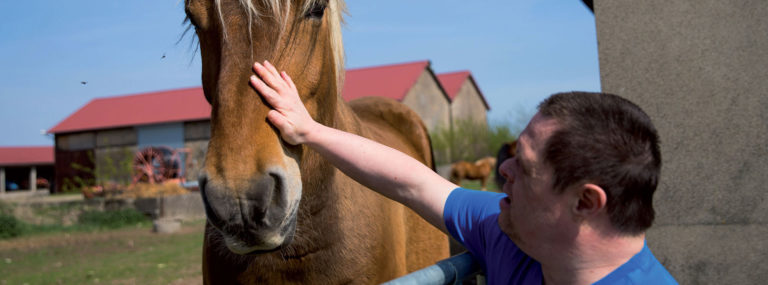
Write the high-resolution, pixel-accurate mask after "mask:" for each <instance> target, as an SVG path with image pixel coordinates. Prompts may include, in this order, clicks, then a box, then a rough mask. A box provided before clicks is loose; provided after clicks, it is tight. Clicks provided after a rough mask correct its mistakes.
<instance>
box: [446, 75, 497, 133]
mask: <svg viewBox="0 0 768 285" xmlns="http://www.w3.org/2000/svg"><path fill="white" fill-rule="evenodd" d="M486 111H487V110H486V109H485V103H483V99H482V98H481V95H480V93H479V92H478V90H477V87H475V84H473V83H472V81H471V79H469V78H467V80H465V81H464V83H463V84H461V88H460V89H459V92H458V93H457V95H456V97H455V98H454V99H453V102H451V117H452V118H451V119H452V120H453V124H454V125H456V124H457V123H458V122H459V121H461V120H472V121H473V122H474V123H476V124H481V125H487V124H488V119H487V118H486Z"/></svg>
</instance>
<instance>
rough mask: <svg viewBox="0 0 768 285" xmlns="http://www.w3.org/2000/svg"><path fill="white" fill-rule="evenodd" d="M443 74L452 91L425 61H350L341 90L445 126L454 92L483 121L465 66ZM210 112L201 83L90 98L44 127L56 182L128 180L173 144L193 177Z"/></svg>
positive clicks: (185, 174)
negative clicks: (147, 153)
mask: <svg viewBox="0 0 768 285" xmlns="http://www.w3.org/2000/svg"><path fill="white" fill-rule="evenodd" d="M448 75H449V76H448V77H446V78H447V81H446V82H447V83H448V84H449V86H450V88H451V89H450V90H451V94H452V95H449V94H448V93H446V89H444V87H443V86H442V85H441V84H440V81H438V77H437V76H436V75H435V73H434V72H433V71H432V69H431V68H430V63H429V61H418V62H412V63H403V64H393V65H385V66H377V67H368V68H358V69H349V70H347V73H346V79H345V84H344V87H343V92H342V97H343V98H344V100H347V101H349V100H353V99H356V98H360V97H365V96H382V97H387V98H391V99H394V100H397V101H400V102H402V103H404V104H406V105H408V106H409V107H411V108H412V109H413V110H415V111H416V113H418V114H419V115H420V116H421V118H422V119H423V120H424V122H425V124H426V126H427V128H428V129H429V130H434V129H435V128H438V127H449V126H450V124H451V121H452V119H451V114H452V111H451V108H452V106H451V103H450V102H451V100H450V98H454V99H453V100H452V101H453V102H454V103H453V104H454V105H457V104H466V105H468V106H467V107H463V106H458V107H454V108H455V109H456V110H459V111H457V112H456V114H460V115H461V116H463V117H462V118H465V117H466V118H471V119H473V120H476V121H478V122H485V118H486V115H485V112H486V110H487V109H488V108H487V104H486V103H485V100H484V99H483V98H482V94H481V93H480V91H479V89H478V88H477V85H476V84H475V82H474V80H473V79H472V77H471V75H470V74H469V72H462V73H461V74H460V76H454V75H451V74H448ZM210 112H211V107H210V105H209V104H208V102H207V101H206V100H205V97H204V95H203V89H202V88H201V87H193V88H185V89H176V90H168V91H160V92H151V93H144V94H137V95H126V96H117V97H106V98H97V99H94V100H92V101H91V102H89V103H87V104H86V105H85V106H83V107H82V108H80V109H79V110H77V111H76V112H74V113H73V114H72V115H70V116H69V117H67V118H65V119H64V120H63V121H61V122H60V123H59V124H57V125H56V126H54V127H53V128H51V129H50V130H48V132H49V133H52V134H54V135H55V147H54V149H55V169H56V172H55V179H54V181H55V185H56V187H55V189H56V190H57V191H62V190H66V189H67V188H69V187H75V188H76V187H81V186H84V185H86V184H87V185H93V184H94V182H96V180H97V179H109V180H110V181H113V182H124V183H125V182H131V181H132V179H133V177H132V175H131V173H132V167H133V163H134V159H135V157H136V153H137V152H139V151H141V150H144V149H145V148H147V147H159V146H164V147H168V148H169V149H173V150H177V151H178V152H179V153H178V157H179V158H180V161H181V163H180V164H181V165H180V168H181V170H182V171H181V172H182V173H181V174H180V175H181V177H182V178H184V179H186V180H187V181H196V180H197V178H198V177H197V175H198V173H199V171H200V169H201V167H202V163H203V161H204V157H205V152H206V150H207V148H208V140H209V139H210ZM165 155H166V156H167V155H169V154H168V153H166V154H165Z"/></svg>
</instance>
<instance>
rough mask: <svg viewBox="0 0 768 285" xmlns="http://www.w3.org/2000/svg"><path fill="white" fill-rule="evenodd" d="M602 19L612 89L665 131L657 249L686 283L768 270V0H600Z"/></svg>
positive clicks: (605, 80)
mask: <svg viewBox="0 0 768 285" xmlns="http://www.w3.org/2000/svg"><path fill="white" fill-rule="evenodd" d="M595 19H596V25H597V39H598V42H599V45H598V47H599V54H600V75H601V83H602V88H603V91H604V92H609V93H616V94H619V95H622V96H624V97H626V98H628V99H630V100H632V101H634V102H636V103H638V105H640V106H641V107H642V108H643V109H644V110H646V111H647V112H648V113H649V115H650V116H651V118H652V119H653V120H654V123H655V124H656V126H657V128H658V130H659V133H660V135H661V141H662V156H663V162H664V166H663V169H662V177H661V182H660V186H659V189H658V192H657V194H656V196H655V199H654V203H655V206H656V209H657V220H656V224H655V225H654V228H652V229H651V231H650V232H649V233H648V244H649V246H650V247H651V249H652V251H653V252H654V254H655V255H656V256H657V257H658V259H659V260H660V261H661V262H662V263H664V264H665V266H667V268H668V269H669V270H670V272H671V273H672V275H674V276H675V277H676V278H677V280H678V281H679V282H680V283H681V284H759V283H762V282H764V281H765V280H768V263H766V262H765V261H766V260H768V250H766V248H768V241H766V238H765V237H766V236H768V227H766V222H768V191H765V187H766V186H765V185H768V175H766V173H768V114H766V111H768V5H766V2H765V1H764V0H745V1H714V0H705V1H702V0H685V1H683V0H680V1H662V0H646V1H632V0H614V1H599V2H597V1H596V2H595Z"/></svg>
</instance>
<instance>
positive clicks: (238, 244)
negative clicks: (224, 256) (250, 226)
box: [222, 217, 296, 255]
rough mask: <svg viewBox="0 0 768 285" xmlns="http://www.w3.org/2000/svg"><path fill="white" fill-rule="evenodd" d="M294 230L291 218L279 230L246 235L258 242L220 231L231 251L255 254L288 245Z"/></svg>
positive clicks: (294, 222) (294, 224)
mask: <svg viewBox="0 0 768 285" xmlns="http://www.w3.org/2000/svg"><path fill="white" fill-rule="evenodd" d="M295 232H296V219H295V217H294V218H291V219H290V222H289V223H288V224H286V225H285V226H284V227H282V228H281V229H280V230H279V231H275V232H270V233H266V234H260V235H259V236H258V237H253V236H251V237H247V239H250V240H258V242H255V243H252V242H246V241H244V239H241V238H238V237H236V236H232V235H228V234H226V233H224V232H222V236H223V238H224V244H225V245H226V246H227V249H229V251H231V252H232V253H236V254H240V255H255V254H261V253H268V252H272V251H275V250H278V249H280V247H282V246H285V245H288V244H290V243H291V241H293V236H294V233H295Z"/></svg>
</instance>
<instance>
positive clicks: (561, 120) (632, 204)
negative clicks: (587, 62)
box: [539, 92, 661, 235]
mask: <svg viewBox="0 0 768 285" xmlns="http://www.w3.org/2000/svg"><path fill="white" fill-rule="evenodd" d="M539 113H540V114H541V115H542V116H544V117H546V118H553V119H555V120H556V121H557V123H558V124H559V127H558V129H557V130H556V131H555V132H554V133H553V134H552V136H551V137H550V138H549V140H548V141H547V144H546V147H545V148H544V161H545V163H548V164H549V165H550V166H552V168H553V170H554V176H555V177H554V185H553V187H554V189H555V191H558V192H562V191H564V190H565V188H567V187H569V186H572V185H575V184H577V183H594V184H596V185H598V186H600V187H602V188H603V190H605V192H606V195H607V203H606V209H607V211H608V215H609V217H610V221H611V224H612V225H613V226H614V227H616V228H617V229H618V230H619V231H620V232H622V233H625V234H629V235H637V234H640V233H643V232H644V231H645V230H646V229H648V228H649V227H650V226H651V224H652V223H653V218H654V211H653V192H654V191H656V186H657V184H658V181H659V174H660V170H661V152H660V151H659V136H658V134H657V133H656V128H655V127H654V126H653V123H651V119H650V118H649V117H648V115H647V114H645V112H643V110H642V109H640V107H638V106H637V105H635V104H634V103H632V102H630V101H629V100H626V99H624V98H621V97H619V96H616V95H613V94H605V93H587V92H570V93H559V94H555V95H552V96H550V97H549V98H547V99H546V100H544V101H543V102H542V103H541V104H540V105H539Z"/></svg>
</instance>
